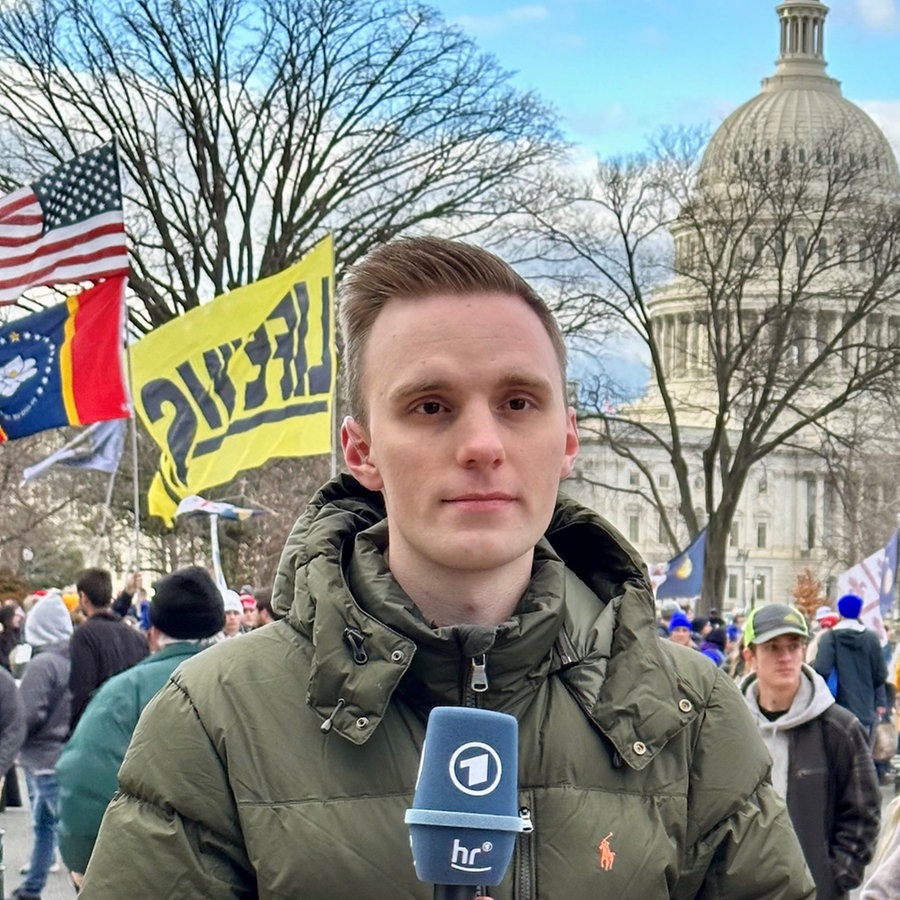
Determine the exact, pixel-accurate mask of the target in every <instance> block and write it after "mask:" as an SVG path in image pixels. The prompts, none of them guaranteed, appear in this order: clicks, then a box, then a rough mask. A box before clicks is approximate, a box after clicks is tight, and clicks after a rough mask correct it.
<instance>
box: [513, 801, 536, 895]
mask: <svg viewBox="0 0 900 900" xmlns="http://www.w3.org/2000/svg"><path fill="white" fill-rule="evenodd" d="M519 815H520V816H521V817H522V819H523V820H524V828H523V829H522V833H521V834H520V835H519V841H518V844H519V852H518V854H517V855H518V866H517V869H516V890H515V897H516V900H535V894H534V873H533V871H532V870H533V867H534V839H533V838H532V836H531V835H532V833H533V832H534V823H533V822H532V820H531V809H529V807H527V806H522V807H520V809H519Z"/></svg>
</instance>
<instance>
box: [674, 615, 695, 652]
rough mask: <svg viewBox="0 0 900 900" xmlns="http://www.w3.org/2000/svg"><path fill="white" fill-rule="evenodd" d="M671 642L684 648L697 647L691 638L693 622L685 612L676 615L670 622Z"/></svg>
mask: <svg viewBox="0 0 900 900" xmlns="http://www.w3.org/2000/svg"><path fill="white" fill-rule="evenodd" d="M669 640H670V641H672V643H673V644H681V646H682V647H694V646H695V645H694V639H693V638H692V637H691V620H690V619H689V618H688V617H687V616H686V615H685V614H684V613H683V612H677V613H675V614H674V615H673V616H672V618H671V619H670V620H669ZM695 649H696V648H695Z"/></svg>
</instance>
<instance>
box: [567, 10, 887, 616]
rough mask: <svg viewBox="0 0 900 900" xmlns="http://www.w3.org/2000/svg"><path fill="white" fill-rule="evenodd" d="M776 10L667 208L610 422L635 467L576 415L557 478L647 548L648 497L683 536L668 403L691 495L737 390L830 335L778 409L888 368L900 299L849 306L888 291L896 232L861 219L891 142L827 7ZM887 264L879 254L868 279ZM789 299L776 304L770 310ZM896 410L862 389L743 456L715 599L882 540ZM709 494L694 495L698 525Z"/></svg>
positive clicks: (766, 585) (665, 549)
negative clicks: (744, 83) (680, 195)
mask: <svg viewBox="0 0 900 900" xmlns="http://www.w3.org/2000/svg"><path fill="white" fill-rule="evenodd" d="M776 10H777V13H778V27H779V48H780V53H779V57H778V60H777V65H776V70H775V74H774V75H773V76H771V77H769V78H766V79H765V80H764V81H763V83H762V90H761V92H760V93H759V94H758V95H757V96H756V97H754V98H753V99H751V100H749V101H748V102H747V103H745V104H744V105H743V106H741V107H740V108H739V109H737V110H736V111H735V112H734V113H732V114H731V115H730V116H729V117H728V118H727V119H726V120H725V121H724V123H723V124H722V125H721V126H720V127H719V128H718V129H717V131H716V132H715V134H714V135H713V137H712V139H711V140H710V142H709V143H708V145H707V147H706V149H705V151H704V153H703V156H702V160H701V162H700V165H699V170H698V172H697V176H696V192H695V195H694V197H693V198H692V199H691V201H690V202H688V203H686V204H685V207H684V209H683V211H682V214H681V215H680V216H679V218H678V219H677V220H676V222H675V224H674V226H673V227H672V228H671V237H672V241H673V244H674V266H673V275H672V277H671V278H670V279H669V280H668V282H667V283H666V284H665V285H664V286H662V287H658V288H657V289H656V290H654V292H653V294H652V297H651V299H650V300H649V301H648V302H647V307H646V308H647V310H648V313H649V318H650V326H648V327H649V328H650V329H652V331H653V334H654V335H655V342H656V346H657V348H658V357H659V359H658V363H657V365H658V368H659V372H660V375H659V376H658V377H651V379H650V383H649V385H648V388H647V391H646V393H645V394H644V396H643V397H641V398H640V399H639V400H637V401H634V402H632V403H630V404H628V405H627V406H626V407H624V408H623V409H622V410H620V411H619V412H620V414H621V415H622V417H624V418H627V419H628V420H630V422H631V423H632V424H631V427H623V428H620V430H619V437H618V439H619V440H621V441H625V442H627V443H628V445H629V449H630V452H631V454H632V460H633V459H635V458H637V459H640V460H641V461H642V462H643V464H644V465H643V471H642V470H641V467H639V466H637V465H635V464H634V463H633V462H632V461H631V460H629V459H628V458H626V457H623V456H622V455H620V454H617V453H616V452H614V451H613V449H612V448H611V446H610V441H609V440H607V439H605V438H604V437H603V436H602V435H603V434H604V428H597V429H596V433H597V435H598V437H597V439H593V438H592V437H591V434H592V429H591V428H590V427H589V426H588V427H587V428H586V429H585V441H584V444H583V451H582V457H581V460H580V463H579V468H578V470H577V471H576V473H575V478H574V480H573V481H572V482H570V483H569V485H568V488H569V490H571V491H572V492H573V493H575V494H576V495H577V496H579V497H580V498H581V499H583V500H585V501H586V502H587V503H589V504H590V505H591V506H593V507H594V508H596V509H597V510H599V511H600V512H602V513H603V514H604V515H606V516H607V518H609V519H610V520H611V521H612V522H613V524H615V525H616V526H617V527H618V528H619V529H620V530H621V531H622V532H623V533H624V534H625V536H626V537H628V538H629V539H630V540H631V541H632V542H634V543H635V544H636V546H637V547H638V548H639V549H640V550H641V551H642V552H643V553H644V555H645V557H646V558H647V559H648V560H660V561H662V560H665V559H667V558H669V557H671V556H673V555H674V554H673V548H672V543H671V539H670V538H671V535H670V534H668V533H667V531H666V527H665V526H666V517H665V516H663V515H662V514H661V513H660V509H663V510H665V512H666V513H667V515H668V517H669V521H670V523H671V522H675V523H679V521H680V523H681V524H676V526H675V532H676V537H677V541H678V544H679V546H680V547H684V546H686V545H687V544H688V543H689V540H690V536H689V534H688V529H687V528H686V527H685V526H684V515H683V510H681V511H680V510H679V503H680V502H683V491H679V489H678V486H677V484H676V479H675V473H674V470H673V465H672V458H671V454H670V453H669V452H667V448H666V444H665V442H664V441H657V440H655V435H658V434H661V433H662V432H664V431H665V430H666V429H667V427H668V425H667V422H668V421H669V420H668V419H667V404H670V405H674V406H675V407H676V408H677V410H678V415H679V419H680V422H681V423H682V428H681V433H680V436H679V437H680V441H681V443H682V445H683V447H684V448H685V450H684V458H685V459H686V460H687V462H688V465H687V470H688V471H687V473H686V474H685V476H684V477H685V478H686V479H688V480H689V482H690V487H691V488H692V490H693V491H694V492H695V496H703V495H704V492H705V491H706V484H705V478H704V466H703V453H704V451H706V452H708V451H709V447H710V441H709V436H710V430H711V429H714V428H716V427H717V423H719V424H720V423H722V422H723V421H724V422H725V423H726V424H725V426H723V434H726V438H728V437H729V436H730V439H731V440H732V441H733V442H735V443H738V442H739V441H740V440H741V433H740V428H739V427H738V425H740V424H742V423H741V422H739V420H740V418H741V416H742V415H744V414H748V415H750V414H756V413H757V412H758V411H759V409H760V408H763V407H758V406H756V405H754V400H753V399H748V398H750V395H756V394H761V393H762V392H764V391H765V390H766V386H767V379H768V381H769V383H771V382H772V381H774V380H777V379H790V377H791V373H802V372H805V371H806V370H807V369H808V368H809V367H815V366H816V364H817V361H818V360H819V358H820V355H821V354H822V353H823V352H825V351H823V348H826V347H829V346H830V347H831V349H832V356H833V358H832V359H831V360H829V361H828V363H827V364H826V365H822V366H820V367H819V370H818V371H817V372H816V373H815V376H814V377H811V378H809V379H807V380H806V381H805V383H804V382H803V381H802V379H801V378H800V376H799V374H798V375H797V384H798V388H797V389H796V390H793V391H792V390H791V389H788V388H786V387H783V388H782V392H783V395H784V396H785V397H787V398H788V399H787V401H786V406H785V408H784V409H782V410H781V411H780V413H779V414H780V415H781V416H782V418H783V421H785V422H787V423H788V428H789V427H790V422H791V417H792V416H794V417H795V418H796V420H797V421H798V422H800V421H801V420H802V418H803V412H804V410H808V409H812V408H816V409H822V408H824V407H825V406H827V403H828V398H829V397H831V396H833V395H837V394H839V393H840V391H841V390H842V389H843V387H845V386H846V383H847V381H848V379H850V378H852V377H856V376H857V375H858V374H859V372H860V371H864V370H865V369H866V368H867V367H868V368H871V369H872V370H873V371H874V370H875V369H877V368H878V367H879V366H882V365H883V366H885V368H887V366H888V364H889V361H888V358H887V352H888V351H889V352H890V353H895V352H896V350H897V348H898V346H900V303H898V302H897V301H896V300H890V301H885V302H880V303H878V304H874V303H873V304H872V306H871V308H870V309H867V308H866V306H865V304H866V303H867V302H869V300H867V298H870V296H871V294H872V293H873V292H875V291H880V292H881V293H882V295H883V296H885V297H891V296H892V292H893V291H895V290H896V286H895V284H894V283H893V281H891V279H896V272H894V271H893V270H892V267H891V264H888V263H887V261H888V260H889V259H890V258H893V256H894V255H895V254H896V252H897V251H896V248H895V244H894V243H893V242H894V240H895V237H896V236H895V234H894V232H893V231H889V230H888V231H886V230H885V229H883V228H882V229H881V230H879V227H880V226H879V223H877V222H874V223H873V221H872V219H873V210H875V209H881V208H882V207H884V208H890V206H891V205H892V204H895V203H896V202H897V200H898V199H900V174H898V168H897V162H896V159H895V158H894V155H893V152H892V150H891V147H890V144H889V143H888V141H887V139H886V138H885V136H884V135H883V133H882V132H881V131H880V129H879V128H878V127H877V126H876V125H875V123H874V122H873V121H872V120H871V119H870V118H869V116H868V115H866V113H865V112H863V111H862V110H861V109H859V108H858V107H857V106H855V105H854V104H853V103H851V102H850V101H848V100H847V99H846V98H844V97H843V95H842V92H841V87H840V83H839V82H838V81H836V80H835V79H833V78H831V77H830V76H829V75H827V74H826V60H825V21H826V16H827V13H828V8H827V7H826V6H825V5H824V4H823V3H821V2H819V0H785V2H783V3H781V4H780V5H779V6H778V7H777V8H776ZM798 185H799V186H798ZM851 185H852V189H851ZM841 191H843V193H841ZM761 197H764V198H765V200H764V201H762V200H760V198H761ZM874 218H877V216H874ZM879 267H880V269H879ZM726 270H727V272H728V273H730V274H726V275H722V274H721V273H723V272H726ZM884 270H891V271H889V272H887V274H886V276H885V278H884V279H882V278H881V274H880V272H881V271H884ZM735 273H737V274H735ZM716 277H723V278H729V277H730V278H732V279H733V281H734V283H735V284H738V283H739V282H740V287H739V291H736V292H735V295H736V297H737V299H735V298H734V297H731V298H726V299H723V295H724V294H727V293H728V291H727V290H726V291H722V290H719V293H716V290H715V289H714V288H711V287H710V284H709V282H710V281H711V280H713V279H715V278H716ZM742 278H744V281H743V282H742V281H741V279H742ZM791 303H794V304H796V308H795V309H793V310H792V312H791V314H790V315H788V316H781V315H780V313H779V314H778V315H776V314H775V312H773V311H775V310H781V309H782V308H784V307H786V306H787V305H789V304H791ZM717 304H718V305H717ZM801 304H802V307H801ZM717 316H719V317H720V318H719V319H717V318H716V317H717ZM770 319H771V322H769V320H770ZM848 323H849V324H848ZM778 328H784V329H788V330H789V333H781V334H779V335H778V336H777V339H776V337H775V336H773V335H772V334H770V331H767V329H770V330H771V329H778ZM741 329H744V330H746V331H747V333H748V334H751V333H752V334H758V335H760V336H761V337H760V341H759V342H758V346H757V347H756V348H754V347H753V341H752V340H751V341H748V342H745V344H744V345H742V346H740V345H739V343H738V342H736V341H731V342H729V340H728V339H727V337H724V336H723V335H724V334H725V332H727V331H729V330H735V331H740V330H741ZM753 329H759V330H757V331H754V330H753ZM720 338H721V340H720ZM736 346H740V351H741V353H743V354H744V355H743V357H740V356H738V355H737V354H735V360H734V366H735V367H743V368H742V379H743V380H738V381H737V382H735V383H736V384H738V387H737V388H736V389H735V388H730V390H732V392H733V396H732V397H727V396H725V394H723V390H722V385H721V373H722V371H723V369H724V368H725V363H723V355H724V354H725V353H727V352H728V351H729V349H733V348H734V347H736ZM878 348H883V349H884V350H885V351H886V352H885V353H883V354H882V353H879V352H877V349H878ZM835 349H836V351H837V352H834V351H835ZM754 350H755V352H754ZM767 353H777V354H778V356H779V359H778V360H777V361H776V362H777V366H768V365H767V364H768V362H770V361H771V360H767V359H766V354H767ZM861 383H862V382H861ZM872 383H873V384H874V383H875V382H874V380H873V382H872ZM723 404H724V406H723ZM729 417H731V421H730V422H728V418H729ZM894 421H895V420H894V418H893V412H892V411H891V410H890V409H889V407H887V406H885V403H884V399H883V398H882V397H880V396H878V397H876V396H875V395H874V394H873V395H872V396H870V397H867V396H866V394H865V392H862V393H861V396H860V397H858V398H856V399H855V400H854V402H853V403H848V404H846V405H845V406H842V407H841V408H840V409H837V410H835V412H834V413H833V414H831V415H829V416H826V417H824V418H822V419H821V420H819V421H817V423H816V427H815V428H809V427H803V428H798V430H797V433H796V435H794V436H792V438H791V439H790V440H789V441H785V442H783V443H781V444H779V445H778V446H775V447H773V449H772V450H771V451H770V452H768V453H766V454H765V456H764V457H763V458H760V459H759V460H758V461H756V462H754V464H753V465H752V466H751V467H750V470H749V476H748V477H747V478H746V479H745V480H744V482H743V485H742V489H741V490H740V493H739V497H737V498H736V499H735V501H734V505H733V519H732V520H731V523H730V527H729V529H728V548H727V556H726V564H727V575H726V578H725V584H724V589H723V590H724V595H723V596H722V597H720V598H718V600H719V602H721V603H722V604H723V605H725V606H726V608H731V607H733V606H739V607H748V606H750V605H752V604H753V603H755V602H765V601H772V600H785V599H788V598H789V597H790V594H791V591H792V588H793V585H794V583H795V579H796V576H797V574H798V573H799V572H800V571H801V570H802V569H804V568H807V567H808V568H810V569H811V570H812V571H813V573H814V574H815V575H816V576H817V577H819V578H821V579H822V580H823V581H824V582H825V583H826V585H829V586H830V585H831V584H832V583H833V581H834V579H835V578H836V576H837V574H839V573H840V572H841V571H843V570H844V569H846V568H848V566H849V565H850V564H852V563H854V562H857V561H858V560H859V559H861V558H862V557H864V556H868V555H869V554H870V553H872V552H873V551H874V550H876V549H877V548H878V546H880V545H883V544H884V543H885V542H886V540H887V538H888V537H889V536H890V532H891V530H892V529H893V528H894V527H895V525H896V515H897V513H900V505H898V499H900V498H898V493H897V488H896V485H897V483H898V477H897V472H896V468H895V462H894V459H895V454H894V453H893V447H894V446H895V439H896V437H897V434H896V429H895V428H894V425H893V422H894ZM606 434H607V437H608V429H606ZM710 490H711V491H712V492H713V493H715V492H716V491H718V490H719V487H718V486H717V485H713V486H712V487H711V488H710ZM706 508H708V507H701V506H700V505H699V504H698V505H697V506H696V508H694V509H693V514H694V515H695V517H696V521H697V522H698V524H699V525H700V526H702V525H703V524H704V520H705V516H706V515H707V513H706Z"/></svg>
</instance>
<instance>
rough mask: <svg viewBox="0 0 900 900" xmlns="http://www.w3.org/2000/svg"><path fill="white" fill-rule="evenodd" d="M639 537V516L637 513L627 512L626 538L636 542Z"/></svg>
mask: <svg viewBox="0 0 900 900" xmlns="http://www.w3.org/2000/svg"><path fill="white" fill-rule="evenodd" d="M640 539H641V517H640V515H639V514H638V513H629V514H628V540H629V541H631V542H632V543H633V544H636V543H637V542H638V541H640Z"/></svg>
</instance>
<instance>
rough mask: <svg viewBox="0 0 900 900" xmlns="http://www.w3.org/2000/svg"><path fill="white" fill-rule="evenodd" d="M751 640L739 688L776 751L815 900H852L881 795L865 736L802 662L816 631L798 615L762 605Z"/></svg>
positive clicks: (874, 832) (776, 775) (747, 634)
mask: <svg viewBox="0 0 900 900" xmlns="http://www.w3.org/2000/svg"><path fill="white" fill-rule="evenodd" d="M744 639H745V641H746V644H747V647H746V649H745V650H744V653H745V655H746V656H748V657H752V659H753V664H754V674H753V675H751V676H749V677H748V678H747V679H746V680H745V681H743V682H742V684H741V690H742V692H743V694H744V698H745V699H746V701H747V706H748V707H749V708H750V711H751V712H752V714H753V716H754V718H755V720H756V723H757V725H758V727H759V730H760V733H761V734H762V736H763V740H764V741H765V742H766V746H767V747H768V748H769V752H770V753H771V755H772V783H773V784H774V785H775V790H777V791H778V792H779V793H780V794H781V795H782V796H783V797H784V798H785V799H786V801H787V807H788V812H789V813H790V816H791V821H792V822H793V824H794V829H795V830H796V832H797V837H799V838H800V846H801V847H802V848H803V853H804V855H805V856H806V862H807V864H808V865H809V868H810V871H811V872H812V874H813V878H814V879H815V882H816V897H817V900H846V898H847V897H848V896H849V893H848V892H849V891H851V890H852V889H853V888H855V887H858V886H859V884H860V882H861V881H862V877H863V872H864V870H865V867H866V863H868V862H869V860H870V859H871V858H872V854H873V852H874V850H875V843H876V841H877V840H878V828H879V821H880V816H881V792H880V791H879V789H878V780H877V778H876V776H875V767H874V766H873V764H872V757H871V755H870V754H869V746H868V737H867V735H866V733H865V731H864V730H863V728H862V726H861V725H860V723H859V721H857V719H856V718H855V717H854V716H853V715H852V713H850V712H848V711H847V710H845V709H843V708H842V707H840V706H838V705H837V704H836V703H835V700H834V697H833V696H832V695H831V691H829V690H828V686H827V685H826V684H825V682H824V680H823V679H822V677H821V676H820V675H819V674H818V673H817V672H816V671H815V670H813V669H812V668H810V667H809V666H807V665H806V664H805V663H804V661H803V660H804V653H805V650H806V642H807V640H808V639H809V629H808V626H807V623H806V618H805V617H804V616H803V614H802V613H801V612H800V610H798V609H795V608H794V607H792V606H786V605H784V604H781V603H772V604H770V605H768V606H761V607H757V608H756V609H754V610H753V611H752V612H751V613H750V617H749V619H748V620H747V625H746V627H745V629H744ZM761 862H762V861H761Z"/></svg>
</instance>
